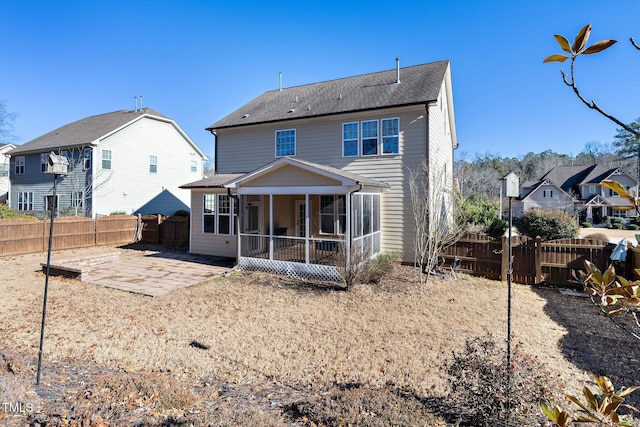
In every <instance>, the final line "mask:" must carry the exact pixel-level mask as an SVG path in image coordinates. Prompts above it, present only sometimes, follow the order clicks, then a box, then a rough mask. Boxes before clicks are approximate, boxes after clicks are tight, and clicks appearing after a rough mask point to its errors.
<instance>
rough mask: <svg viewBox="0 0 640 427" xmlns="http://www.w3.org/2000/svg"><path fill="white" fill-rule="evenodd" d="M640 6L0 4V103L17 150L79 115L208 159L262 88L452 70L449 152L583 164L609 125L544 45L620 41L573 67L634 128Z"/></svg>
mask: <svg viewBox="0 0 640 427" xmlns="http://www.w3.org/2000/svg"><path fill="white" fill-rule="evenodd" d="M639 18H640V2H638V1H637V0H625V1H618V0H611V1H609V2H603V1H601V0H597V1H595V0H536V1H516V0H504V1H498V0H494V1H480V0H476V1H471V0H469V1H454V0H451V1H445V0H440V1H429V0H418V1H378V0H369V1H360V0H358V1H349V0H342V1H340V0H337V1H336V0H324V1H305V0H302V1H301V0H297V1H279V0H271V1H266V0H265V1H257V0H245V1H231V0H229V1H216V0H212V1H204V0H203V1H195V0H181V1H163V0H154V1H149V0H136V1H120V0H109V1H102V2H98V1H59V2H58V1H56V2H54V1H29V0H24V1H14V0H0V99H3V100H5V101H6V102H7V108H8V110H9V111H10V112H14V113H16V114H17V119H16V122H15V125H16V126H15V131H14V134H15V135H16V136H17V137H18V138H19V140H18V143H25V142H28V141H30V140H31V139H33V138H36V137H38V136H40V135H42V134H44V133H46V132H48V131H50V130H53V129H55V128H57V127H59V126H62V125H64V124H67V123H70V122H72V121H75V120H79V119H81V118H84V117H87V116H91V115H95V114H102V113H107V112H111V111H116V110H122V109H132V108H133V107H134V101H133V99H134V96H141V95H142V97H143V101H142V103H143V107H151V108H153V109H155V110H157V111H159V112H161V113H163V114H164V115H166V116H169V117H171V118H172V119H174V120H175V121H176V122H177V123H178V124H179V125H180V126H181V127H182V129H183V130H184V131H185V132H186V133H187V134H188V135H189V136H190V138H191V139H192V140H193V141H194V142H195V143H196V144H197V145H198V146H199V147H200V148H201V149H202V150H203V151H204V152H205V153H206V154H207V155H208V156H209V157H211V156H212V154H213V152H214V151H213V136H212V135H210V134H209V133H208V132H206V131H205V130H204V129H205V128H206V127H207V126H209V125H210V124H212V123H214V122H215V121H217V120H218V119H220V118H222V117H224V116H225V115H227V114H228V113H230V112H232V111H234V110H235V109H236V108H239V107H240V106H242V105H243V104H244V103H246V102H248V101H250V100H251V99H253V98H255V97H256V96H258V95H260V94H262V93H263V92H265V91H268V90H273V89H277V88H278V84H279V78H278V75H279V72H282V75H283V86H285V87H288V86H297V85H302V84H307V83H314V82H319V81H325V80H332V79H336V78H341V77H348V76H352V75H358V74H365V73H371V72H377V71H383V70H390V69H394V68H395V58H396V57H399V58H400V61H401V66H410V65H417V64H423V63H427V62H432V61H437V60H442V59H448V60H450V61H451V69H452V76H453V92H454V104H455V113H456V124H457V132H458V142H459V144H460V149H459V150H458V155H460V156H465V157H468V158H470V159H473V158H474V157H475V156H476V155H484V154H492V155H500V156H520V155H524V154H526V153H527V152H530V151H533V152H541V151H544V150H547V149H551V150H553V151H555V152H558V153H563V154H572V155H575V154H578V153H579V152H580V151H582V150H583V148H584V146H585V144H587V143H591V142H598V143H609V142H610V141H611V140H612V139H613V135H614V134H615V132H616V126H615V124H613V123H612V122H609V121H608V120H607V119H605V118H603V117H601V116H600V115H598V114H597V113H595V112H593V111H590V110H588V109H587V108H586V107H584V106H583V105H582V104H581V103H580V102H579V101H578V99H577V98H576V97H575V95H574V94H573V93H572V92H571V90H570V89H569V88H568V87H566V86H565V85H564V84H563V83H562V80H561V76H560V71H559V70H560V68H564V69H565V70H568V63H565V64H563V65H560V64H558V63H552V64H543V63H542V60H543V59H544V58H545V57H546V56H548V55H550V54H552V53H560V48H559V47H558V45H557V44H556V43H555V41H554V39H553V34H555V33H560V34H564V35H565V36H566V37H567V38H569V40H570V41H572V40H573V37H574V36H575V34H576V33H577V32H578V30H579V29H580V28H581V27H582V26H583V25H585V24H587V23H590V24H592V25H593V31H592V35H591V39H590V42H595V41H597V40H600V39H605V38H611V39H617V40H619V43H618V44H616V45H615V46H613V47H612V48H610V49H609V50H607V51H605V52H602V53H600V54H598V55H592V56H585V57H583V58H579V60H578V61H579V62H578V65H577V81H578V84H579V86H580V88H581V90H582V91H583V93H584V95H585V96H586V97H587V98H588V99H595V100H596V101H597V102H598V103H599V104H600V106H601V107H603V108H604V109H605V110H608V111H609V112H610V113H612V114H613V115H615V116H617V117H619V118H620V119H621V120H622V121H624V122H630V121H633V120H635V119H636V118H637V117H639V116H640V108H639V104H638V100H639V99H640V84H638V76H639V75H640V52H637V51H634V49H633V48H632V47H631V46H630V44H629V43H628V39H629V37H635V39H636V40H640V25H638V22H640V21H639Z"/></svg>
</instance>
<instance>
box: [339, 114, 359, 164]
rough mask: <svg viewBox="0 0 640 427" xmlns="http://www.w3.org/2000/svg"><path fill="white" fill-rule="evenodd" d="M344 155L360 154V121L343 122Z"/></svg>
mask: <svg viewBox="0 0 640 427" xmlns="http://www.w3.org/2000/svg"><path fill="white" fill-rule="evenodd" d="M342 155H343V156H344V157H351V156H357V155H358V122H353V123H343V124H342Z"/></svg>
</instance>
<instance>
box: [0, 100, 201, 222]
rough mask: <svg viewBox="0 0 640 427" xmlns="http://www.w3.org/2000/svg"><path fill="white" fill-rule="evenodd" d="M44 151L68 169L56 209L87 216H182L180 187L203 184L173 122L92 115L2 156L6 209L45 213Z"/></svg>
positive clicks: (137, 114) (193, 151) (197, 156)
mask: <svg viewBox="0 0 640 427" xmlns="http://www.w3.org/2000/svg"><path fill="white" fill-rule="evenodd" d="M50 152H54V153H56V154H60V155H63V156H65V157H66V158H67V159H68V160H69V164H70V166H69V174H68V175H66V176H60V178H59V181H58V187H57V193H56V195H57V197H56V198H57V201H56V206H57V210H58V211H59V212H61V213H67V214H77V215H86V216H89V217H96V216H100V215H109V214H110V213H113V212H125V213H127V214H136V213H141V214H163V215H172V214H174V213H175V212H176V211H177V210H189V209H190V195H189V191H188V190H184V189H181V188H180V185H182V184H184V183H186V182H191V181H193V180H194V179H195V180H197V179H200V178H202V177H203V174H202V167H203V162H204V161H205V160H206V156H205V155H204V153H203V152H202V151H201V150H200V149H199V148H198V147H197V146H196V144H195V143H194V142H193V141H192V140H191V139H190V138H189V137H188V136H187V135H186V134H185V133H184V131H183V130H182V129H181V128H180V127H179V126H178V124H177V123H176V122H175V121H173V120H171V119H170V118H168V117H166V116H164V115H162V114H160V113H158V112H156V111H154V110H152V109H149V108H145V109H136V110H134V111H124V110H123V111H115V112H112V113H107V114H100V115H96V116H91V117H87V118H84V119H81V120H78V121H75V122H73V123H70V124H67V125H65V126H62V127H60V128H58V129H55V130H52V131H51V132H49V133H46V134H44V135H42V136H40V137H38V138H36V139H34V140H32V141H29V142H27V143H25V144H23V145H18V146H16V147H15V148H14V149H12V150H10V151H9V155H10V156H11V166H10V180H11V189H10V196H9V200H10V205H11V207H13V208H14V209H17V210H19V211H25V212H33V213H36V214H37V213H40V212H44V211H47V210H49V208H50V206H51V204H52V202H53V195H52V189H53V188H52V187H53V177H52V175H49V174H46V173H45V172H46V162H47V159H48V155H49V153H50Z"/></svg>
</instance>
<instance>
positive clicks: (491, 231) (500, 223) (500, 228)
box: [487, 218, 509, 239]
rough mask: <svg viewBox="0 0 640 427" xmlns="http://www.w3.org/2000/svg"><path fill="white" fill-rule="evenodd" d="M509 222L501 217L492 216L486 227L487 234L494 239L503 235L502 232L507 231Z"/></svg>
mask: <svg viewBox="0 0 640 427" xmlns="http://www.w3.org/2000/svg"><path fill="white" fill-rule="evenodd" d="M507 227H509V222H508V221H505V220H503V219H499V218H494V219H493V221H492V222H491V224H489V227H487V234H488V235H489V236H491V237H493V238H495V239H499V238H500V237H502V236H504V232H505V231H507Z"/></svg>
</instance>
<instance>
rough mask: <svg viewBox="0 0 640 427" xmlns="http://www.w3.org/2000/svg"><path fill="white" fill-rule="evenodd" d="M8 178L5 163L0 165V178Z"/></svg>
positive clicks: (7, 167)
mask: <svg viewBox="0 0 640 427" xmlns="http://www.w3.org/2000/svg"><path fill="white" fill-rule="evenodd" d="M4 176H9V165H8V164H7V163H0V177H4Z"/></svg>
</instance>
